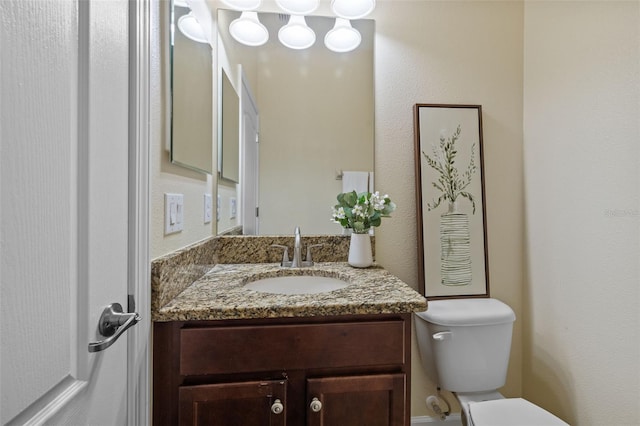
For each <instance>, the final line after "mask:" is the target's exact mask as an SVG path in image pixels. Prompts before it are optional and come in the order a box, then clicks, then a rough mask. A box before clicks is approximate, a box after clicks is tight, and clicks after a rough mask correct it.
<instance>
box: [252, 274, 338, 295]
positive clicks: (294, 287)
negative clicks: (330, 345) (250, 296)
mask: <svg viewBox="0 0 640 426" xmlns="http://www.w3.org/2000/svg"><path fill="white" fill-rule="evenodd" d="M348 285H349V283H347V282H345V281H342V280H341V279H338V278H332V277H318V276H312V275H297V276H284V277H271V278H263V279H260V280H256V281H252V282H250V283H248V284H245V286H244V288H246V289H248V290H255V291H259V292H261V293H271V294H318V293H327V292H330V291H334V290H340V289H341V288H345V287H346V286H348Z"/></svg>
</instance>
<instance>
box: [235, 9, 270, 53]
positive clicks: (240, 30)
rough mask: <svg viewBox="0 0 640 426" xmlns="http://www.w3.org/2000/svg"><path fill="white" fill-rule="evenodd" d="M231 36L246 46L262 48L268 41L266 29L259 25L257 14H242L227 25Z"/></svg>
mask: <svg viewBox="0 0 640 426" xmlns="http://www.w3.org/2000/svg"><path fill="white" fill-rule="evenodd" d="M229 32H230V33H231V36H232V37H233V38H234V39H236V40H237V41H238V42H240V43H242V44H245V45H247V46H262V45H263V44H265V43H266V42H267V41H268V40H269V31H268V30H267V27H265V26H264V25H262V24H261V23H260V20H259V19H258V13H257V12H242V14H241V15H240V17H239V18H238V19H236V20H234V21H232V22H231V24H229Z"/></svg>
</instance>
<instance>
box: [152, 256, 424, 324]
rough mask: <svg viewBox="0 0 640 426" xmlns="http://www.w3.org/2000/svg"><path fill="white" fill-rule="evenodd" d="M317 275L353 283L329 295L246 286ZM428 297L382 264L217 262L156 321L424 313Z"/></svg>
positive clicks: (160, 311) (161, 311)
mask: <svg viewBox="0 0 640 426" xmlns="http://www.w3.org/2000/svg"><path fill="white" fill-rule="evenodd" d="M288 275H316V276H325V277H334V278H339V279H341V280H343V281H346V282H348V283H349V285H348V286H347V287H345V288H343V289H339V290H334V291H331V292H326V293H317V294H302V295H282V294H270V293H263V292H257V291H254V290H248V289H246V288H243V287H244V285H245V284H247V283H248V282H251V281H255V280H257V279H262V278H268V277H276V276H288ZM426 308H427V302H426V300H425V298H424V297H422V296H421V295H420V294H418V293H417V292H416V291H415V290H413V289H412V288H410V287H409V286H408V285H407V284H405V283H404V282H403V281H401V280H400V279H398V278H397V277H395V276H394V275H392V274H390V273H389V272H388V271H386V270H384V269H383V268H379V267H371V268H364V269H358V268H353V267H351V266H349V265H348V264H347V263H343V262H324V263H316V265H315V266H313V267H311V268H296V269H291V268H281V267H280V266H279V265H278V264H277V263H256V264H218V265H216V266H215V267H213V268H212V269H211V270H210V271H209V272H208V273H206V274H205V275H204V276H202V277H201V278H200V279H198V280H197V281H195V282H194V283H193V284H191V285H190V286H189V287H187V288H186V289H185V290H184V291H182V292H181V293H180V294H179V295H177V296H176V297H175V298H173V299H172V300H171V301H169V302H168V303H167V304H165V305H164V306H162V307H161V308H159V309H157V310H153V312H152V316H153V318H152V319H153V321H191V320H223V319H249V318H280V317H310V316H333V315H353V314H390V313H408V312H414V311H423V310H425V309H426Z"/></svg>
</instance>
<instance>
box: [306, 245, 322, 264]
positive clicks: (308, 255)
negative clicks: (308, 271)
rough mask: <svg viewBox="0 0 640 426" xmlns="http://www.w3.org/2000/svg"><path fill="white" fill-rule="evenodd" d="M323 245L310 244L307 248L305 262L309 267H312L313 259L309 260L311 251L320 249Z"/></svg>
mask: <svg viewBox="0 0 640 426" xmlns="http://www.w3.org/2000/svg"><path fill="white" fill-rule="evenodd" d="M323 245H324V244H310V245H308V246H307V257H306V258H305V261H306V262H307V263H309V266H312V265H313V259H311V249H312V248H315V247H322V246H323Z"/></svg>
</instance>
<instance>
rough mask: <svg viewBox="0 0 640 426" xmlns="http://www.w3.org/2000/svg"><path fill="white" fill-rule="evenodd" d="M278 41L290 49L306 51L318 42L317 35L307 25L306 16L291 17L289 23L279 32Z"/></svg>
mask: <svg viewBox="0 0 640 426" xmlns="http://www.w3.org/2000/svg"><path fill="white" fill-rule="evenodd" d="M278 39H279V40H280V43H282V44H284V45H285V46H287V47H288V48H290V49H298V50H300V49H306V48H308V47H311V46H313V43H315V42H316V33H314V32H313V30H312V29H311V28H309V26H308V25H307V21H305V19H304V16H302V15H291V17H290V18H289V23H287V25H285V26H284V27H282V28H280V31H278Z"/></svg>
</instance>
